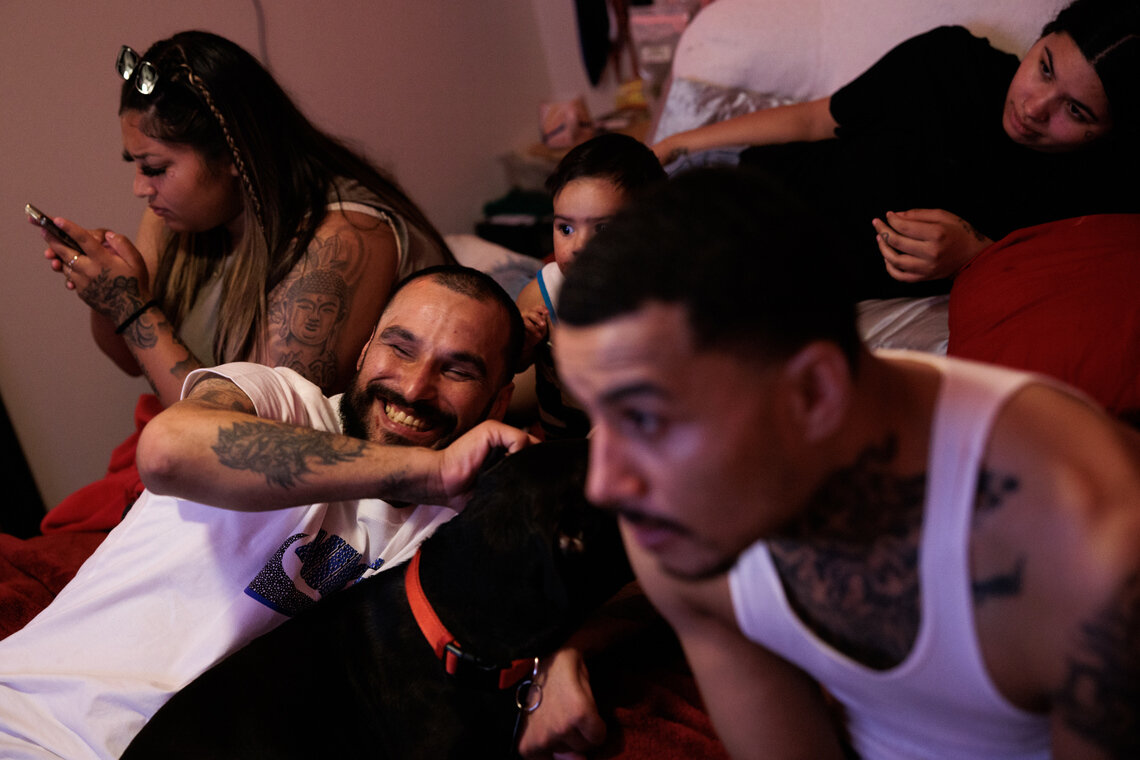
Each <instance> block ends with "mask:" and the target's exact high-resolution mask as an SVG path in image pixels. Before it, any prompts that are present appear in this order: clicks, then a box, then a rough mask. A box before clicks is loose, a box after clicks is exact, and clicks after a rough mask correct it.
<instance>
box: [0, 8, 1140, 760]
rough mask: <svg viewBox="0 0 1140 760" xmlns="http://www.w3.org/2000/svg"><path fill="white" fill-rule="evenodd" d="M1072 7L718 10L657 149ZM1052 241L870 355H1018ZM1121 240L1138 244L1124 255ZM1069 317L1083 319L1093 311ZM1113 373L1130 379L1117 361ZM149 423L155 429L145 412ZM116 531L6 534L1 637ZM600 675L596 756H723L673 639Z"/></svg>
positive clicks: (490, 257) (1044, 234) (942, 300)
mask: <svg viewBox="0 0 1140 760" xmlns="http://www.w3.org/2000/svg"><path fill="white" fill-rule="evenodd" d="M1062 4H1063V2H1062V0H943V1H942V2H932V3H915V2H913V0H871V1H869V2H863V3H851V2H848V0H715V2H713V3H712V4H711V5H709V6H707V7H706V8H705V9H704V10H702V11H701V13H700V14H699V15H698V16H697V17H696V18H695V19H694V21H693V22H692V23H691V24H690V25H689V27H688V29H687V30H686V31H685V33H684V34H683V36H682V38H681V40H680V43H679V46H678V49H677V53H676V57H675V59H674V62H673V68H672V74H671V77H670V81H669V83H668V84H667V87H666V90H665V93H664V94H663V96H662V98H661V101H660V103H659V104H658V107H657V113H656V114H655V121H654V126H653V128H652V132H651V134H652V139H654V140H656V139H660V138H662V137H664V136H667V135H668V134H672V133H674V132H677V131H680V130H683V129H687V128H690V127H693V126H697V125H700V124H704V123H708V122H709V121H713V120H716V119H722V118H726V117H728V116H731V115H734V114H737V113H741V112H743V111H748V110H754V109H757V108H764V107H769V106H772V105H778V104H781V103H786V102H794V101H801V100H806V99H811V98H815V97H820V96H822V95H824V94H827V93H830V92H831V91H833V90H835V89H836V88H837V87H839V86H841V85H842V84H844V83H845V82H847V81H848V80H849V79H850V78H852V77H853V76H855V75H856V74H858V73H859V72H861V71H862V70H863V69H865V68H866V67H867V66H868V65H869V64H871V63H872V62H873V61H874V60H875V59H876V58H877V57H878V56H879V55H881V54H882V53H883V52H885V51H886V50H887V49H889V48H890V47H891V46H893V45H894V44H895V43H897V42H900V41H902V40H903V39H905V38H907V37H909V36H911V35H913V34H916V33H919V32H922V31H925V30H927V29H929V28H932V27H934V26H937V25H939V24H946V23H955V24H962V25H965V26H967V27H968V28H969V29H971V31H974V32H975V33H977V34H982V35H986V36H988V37H989V38H990V39H991V41H992V42H994V44H996V45H997V46H999V47H1002V48H1004V49H1006V50H1010V51H1012V52H1016V53H1019V54H1020V53H1022V52H1024V50H1025V49H1027V48H1028V47H1029V45H1030V44H1031V43H1032V42H1033V40H1034V39H1035V38H1036V36H1037V34H1038V32H1039V30H1040V27H1041V26H1042V24H1043V22H1044V20H1045V19H1046V18H1047V17H1049V16H1050V15H1051V13H1052V12H1054V11H1055V10H1056V9H1057V8H1058V7H1060V6H1061V5H1062ZM1092 230H1096V231H1099V233H1100V237H1099V238H1098V239H1100V240H1102V241H1104V247H1108V248H1111V249H1112V252H1113V255H1114V256H1115V257H1116V259H1117V260H1119V261H1120V262H1121V266H1127V267H1131V268H1130V269H1128V270H1127V273H1126V274H1124V275H1121V277H1120V278H1115V277H1112V278H1109V279H1110V280H1112V284H1113V285H1114V286H1116V290H1113V291H1111V292H1112V293H1118V292H1119V291H1120V288H1121V287H1123V288H1124V290H1126V291H1127V290H1128V289H1129V288H1131V291H1130V292H1132V293H1134V292H1135V287H1136V285H1140V266H1132V264H1131V262H1134V261H1140V255H1136V254H1137V253H1140V251H1137V250H1136V246H1137V241H1140V226H1138V225H1137V218H1136V217H1132V218H1126V219H1114V220H1109V221H1107V222H1105V221H1104V220H1092V221H1090V222H1079V223H1075V224H1070V225H1068V226H1067V227H1064V229H1062V230H1061V232H1062V233H1063V234H1065V235H1068V236H1069V237H1068V238H1066V239H1068V240H1072V239H1073V238H1074V237H1081V236H1086V237H1087V235H1088V234H1089V232H1090V231H1092ZM1054 232H1056V230H1053V229H1048V230H1037V231H1036V232H1035V234H1031V235H1022V236H1020V237H1018V238H1017V239H1016V240H1006V241H999V244H995V247H994V250H993V251H989V250H988V251H987V252H986V253H985V254H984V255H983V256H980V257H979V259H978V261H979V266H978V267H977V273H975V275H972V276H970V277H965V278H963V280H962V283H960V284H961V285H962V287H959V284H956V285H955V289H954V291H952V292H951V294H950V296H937V297H932V298H929V299H890V300H888V301H869V302H863V303H862V304H860V306H859V319H860V330H861V332H862V333H863V335H864V337H865V338H866V339H867V340H868V342H869V343H870V344H871V345H872V346H883V347H891V348H914V349H920V350H927V351H934V352H939V353H945V352H947V351H948V350H949V351H950V352H951V353H955V352H956V350H955V348H956V347H955V345H954V339H953V338H954V334H953V333H952V331H951V325H958V324H966V325H967V327H968V328H969V329H971V330H973V331H974V332H973V333H970V334H969V336H968V337H969V340H964V341H959V343H960V344H961V345H965V346H966V348H964V349H959V350H958V351H957V352H959V353H962V355H970V352H971V351H976V352H979V353H981V352H982V350H983V349H986V350H990V349H991V347H992V345H993V343H994V342H995V341H994V340H989V341H988V342H987V340H986V339H987V338H993V337H994V335H995V333H994V330H993V327H994V325H995V324H998V323H1001V324H1002V325H1003V329H1005V330H1007V333H1006V334H1005V336H1004V337H1002V336H999V337H998V338H997V341H998V342H999V343H1002V345H1007V344H1008V342H1009V340H1011V339H1010V338H1009V335H1010V334H1011V333H1009V332H1008V331H1009V330H1011V329H1013V328H1010V327H1009V325H1008V324H1006V323H1005V322H1003V320H1002V317H1001V315H1000V314H999V315H996V316H995V315H994V314H992V313H990V314H989V316H986V313H985V312H984V311H982V310H980V307H979V304H986V305H990V306H993V305H995V304H997V305H998V306H1000V305H1001V301H1000V299H1001V297H1002V296H1001V293H1000V286H995V284H994V283H995V281H996V280H995V276H993V275H992V273H993V272H994V271H999V272H1000V271H1005V270H1008V269H1009V268H1010V266H1011V265H1007V263H1006V262H1008V261H1010V259H1008V258H1003V257H1006V256H1009V255H1010V254H1008V252H1007V251H1008V250H1009V249H1013V250H1015V251H1018V252H1019V255H1020V256H1021V259H1020V261H1021V262H1022V263H1021V264H1020V267H1021V269H1020V270H1019V271H1021V272H1023V273H1024V272H1032V270H1033V267H1032V266H1031V265H1030V264H1027V263H1025V261H1026V256H1028V257H1029V258H1030V260H1032V257H1033V256H1034V255H1035V252H1036V251H1037V250H1039V249H1038V248H1037V247H1035V246H1037V245H1038V244H1039V243H1040V241H1041V239H1042V238H1048V239H1050V240H1054V241H1056V240H1057V238H1054V237H1052V235H1053V233H1054ZM1122 239H1124V240H1126V242H1127V244H1128V245H1130V246H1131V248H1129V249H1127V250H1125V251H1124V253H1123V254H1122V253H1121V245H1120V242H1121V240H1122ZM449 243H450V244H451V245H452V246H453V247H454V248H455V250H456V252H457V254H458V257H459V259H460V260H461V261H462V262H463V263H467V264H471V265H474V266H478V267H479V268H481V269H484V270H486V271H489V272H491V273H492V274H493V275H495V276H496V277H497V278H499V279H500V281H501V282H503V284H504V285H505V286H506V287H507V288H508V290H510V291H512V292H514V293H517V291H518V289H521V287H522V285H523V284H525V283H526V282H527V281H528V280H529V279H530V278H531V277H533V276H534V272H535V271H537V268H538V265H539V262H537V261H535V260H534V259H528V258H527V257H523V256H519V255H517V254H512V253H511V252H509V251H507V250H506V249H503V248H501V247H500V246H496V245H494V244H491V243H487V242H486V241H481V240H479V239H478V238H475V237H474V236H470V235H461V236H452V237H450V238H449ZM1064 248H1065V244H1064V243H1063V242H1056V244H1054V245H1053V249H1055V250H1058V251H1063V250H1064ZM1003 251H1006V252H1005V253H1003ZM982 263H984V265H985V267H984V268H983V267H982V266H980V264H982ZM1089 268H1090V267H1087V266H1085V267H1083V268H1080V269H1082V271H1083V270H1087V269H1089ZM1093 268H1095V267H1093ZM1077 269H1078V268H1075V267H1073V266H1071V265H1070V266H1068V267H1064V266H1060V265H1058V267H1057V268H1056V272H1057V274H1056V275H1055V277H1054V283H1053V285H1052V287H1056V286H1057V284H1058V283H1059V282H1065V281H1068V280H1069V279H1071V278H1072V277H1075V276H1077V275H1078V272H1077ZM1112 271H1113V272H1116V270H1112ZM986 273H988V275H987V274H986ZM1025 276H1026V277H1028V276H1030V275H1029V274H1026V275H1025ZM1124 277H1128V278H1131V279H1124ZM995 287H999V292H994V288H995ZM1106 287H1107V283H1106ZM1090 292H1096V293H1100V294H1102V295H1100V296H1091V297H1088V298H1086V299H1084V300H1083V301H1082V303H1084V302H1085V301H1087V300H1089V298H1094V299H1101V300H1110V301H1112V302H1113V303H1117V304H1120V303H1122V302H1124V301H1128V306H1127V307H1125V306H1121V307H1120V309H1118V310H1117V311H1116V312H1113V313H1112V314H1111V315H1110V316H1106V317H1100V318H1104V319H1111V320H1114V321H1113V322H1111V323H1112V324H1125V325H1127V326H1128V329H1129V330H1130V331H1132V332H1129V333H1128V334H1127V335H1124V336H1121V337H1120V340H1118V341H1116V343H1114V345H1116V344H1121V346H1124V347H1123V348H1122V347H1117V348H1105V349H1104V350H1106V351H1116V352H1121V351H1124V352H1127V353H1128V354H1129V355H1134V354H1135V353H1136V351H1137V349H1136V348H1135V347H1136V346H1140V319H1137V318H1135V317H1136V316H1137V313H1136V312H1137V308H1138V307H1136V306H1133V305H1131V301H1134V300H1135V299H1131V300H1129V299H1125V298H1120V297H1117V296H1115V295H1103V294H1104V293H1108V292H1109V291H1106V290H1099V291H1090ZM1042 293H1044V295H1042V294H1040V293H1039V294H1038V295H1037V296H1036V297H1035V298H1033V299H1030V298H1029V297H1028V296H1027V297H1026V299H1023V300H1025V301H1026V302H1025V303H1023V304H1022V306H1023V307H1024V308H1025V309H1033V308H1035V309H1037V310H1038V311H1039V312H1043V313H1051V312H1052V307H1051V304H1052V301H1050V300H1049V296H1048V288H1045V289H1043V290H1042ZM1068 308H1071V309H1075V310H1077V311H1080V310H1081V309H1082V305H1081V304H1076V305H1073V306H1071V307H1068ZM979 315H981V316H979ZM956 317H957V318H956ZM971 317H973V319H970V318H971ZM1090 319H1092V321H1090ZM1090 319H1085V321H1082V322H1081V323H1080V324H1081V325H1083V326H1084V329H1085V330H1087V331H1092V330H1093V329H1095V328H1094V327H1092V325H1094V324H1095V318H1090ZM979 320H981V321H980V322H979ZM1021 324H1023V323H1021V322H1018V323H1016V325H1021ZM1101 324H1104V323H1103V322H1102V323H1101ZM967 327H960V328H957V329H960V330H962V331H963V332H962V336H963V338H965V337H967V333H966V332H965V330H966V329H967ZM1032 329H1038V328H1032ZM979 334H980V335H981V338H979V337H978V336H979ZM1038 334H1039V332H1038ZM1081 337H1082V335H1081V334H1080V331H1077V334H1075V335H1074V337H1073V338H1072V340H1073V341H1079V340H1081ZM979 346H981V347H982V348H979ZM1052 348H1053V347H1050V346H1049V345H1048V344H1047V343H1046V345H1045V346H1044V347H1042V348H1040V349H1039V350H1038V351H1037V352H1036V353H1037V354H1040V355H1052V354H1053V353H1054V352H1053V350H1052ZM978 358H987V357H984V356H980V355H979V356H978ZM999 360H1000V358H999ZM1006 361H1007V363H1012V364H1015V365H1016V359H1009V358H1008V357H1006ZM1085 364H1086V363H1081V366H1085ZM1127 366H1129V367H1132V366H1133V365H1131V364H1130V365H1127ZM1136 366H1137V367H1140V365H1136ZM1027 368H1029V369H1036V367H1033V366H1029V367H1027ZM1129 371H1131V375H1130V376H1129V377H1127V378H1126V380H1125V383H1126V384H1128V383H1130V384H1131V392H1132V394H1133V395H1132V396H1129V399H1132V398H1133V397H1135V398H1140V390H1138V382H1140V381H1138V378H1140V369H1135V368H1134V369H1132V370H1129ZM1105 372H1106V373H1109V374H1112V373H1116V374H1117V375H1120V374H1126V373H1122V372H1121V370H1120V368H1119V367H1118V366H1116V365H1113V366H1111V367H1108V368H1107V369H1105ZM1117 384H1119V383H1117ZM1112 392H1116V391H1115V389H1114V390H1113V391H1112ZM1127 403H1132V401H1131V400H1129V401H1128V402H1127ZM143 411H146V410H143ZM138 421H139V424H140V425H141V424H144V423H145V414H144V415H143V416H142V417H140V418H139V419H138ZM126 481H129V478H124V483H123V484H122V487H123V488H124V489H126V490H125V491H124V493H125V494H127V495H126V496H125V497H124V498H129V494H130V489H133V488H136V487H139V486H141V484H137V483H135V482H133V481H130V482H126ZM115 521H116V518H115V515H114V514H113V510H112V513H110V514H109V515H106V516H104V518H102V521H95V522H94V523H92V522H90V521H89V522H87V523H82V522H80V523H77V524H72V525H63V526H61V527H60V528H59V529H57V530H56V531H53V532H52V533H51V534H49V535H46V536H43V537H40V538H37V539H32V540H30V541H26V542H20V541H18V540H17V539H11V537H7V536H3V537H0V541H8V542H9V543H7V544H0V557H4V558H6V559H5V561H4V562H0V636H3V635H7V633H9V632H11V630H15V629H16V628H18V627H20V626H22V625H23V622H24V621H26V620H27V619H29V618H30V616H31V615H32V614H34V613H35V611H36V610H38V609H39V608H42V606H44V605H45V604H46V603H47V602H48V601H50V599H51V598H52V597H53V596H54V594H55V592H56V591H58V589H59V588H61V587H62V585H63V584H64V583H66V581H67V580H68V579H69V578H70V577H71V576H72V575H73V574H74V572H75V570H76V569H77V568H78V566H79V564H80V563H81V562H82V561H83V559H84V558H85V557H86V556H87V555H88V554H89V553H90V552H91V551H93V550H94V548H95V547H96V546H97V545H98V543H99V542H100V541H101V540H102V537H103V536H104V535H105V533H106V530H108V529H110V527H111V525H113V524H114V522H115ZM107 523H110V524H107ZM592 673H593V676H594V688H595V692H596V694H597V695H598V698H599V702H600V703H601V704H602V706H603V708H604V711H605V713H606V715H607V716H608V718H609V725H610V728H611V731H610V738H609V740H608V741H607V744H606V745H605V747H604V748H603V750H602V751H601V752H599V753H598V754H597V756H599V757H617V756H622V757H647V758H648V757H653V758H670V757H678V758H679V757H687V758H717V757H723V756H724V753H723V749H722V748H721V747H720V745H719V743H718V742H717V741H716V739H715V736H714V735H713V733H712V729H711V726H710V725H709V723H708V720H707V717H706V716H705V715H704V713H703V711H702V710H701V707H700V700H699V696H698V695H697V693H696V691H695V688H694V685H693V682H692V679H691V676H689V675H688V673H687V671H686V670H685V668H684V664H683V661H682V660H681V658H680V655H679V653H678V651H677V650H676V648H675V644H674V643H673V642H672V641H671V640H670V637H669V636H668V635H665V636H663V637H661V639H659V640H657V639H655V640H654V645H653V646H645V645H644V642H642V644H641V645H635V646H634V647H633V648H632V649H631V650H622V651H620V652H618V653H615V654H612V655H610V656H608V657H606V658H603V659H602V660H599V661H598V662H597V663H596V666H595V667H594V669H593V671H592Z"/></svg>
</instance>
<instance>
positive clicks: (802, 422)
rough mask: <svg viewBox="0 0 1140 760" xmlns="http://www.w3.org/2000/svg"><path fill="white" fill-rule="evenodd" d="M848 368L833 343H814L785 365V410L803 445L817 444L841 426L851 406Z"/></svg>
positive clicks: (802, 349)
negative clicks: (798, 432)
mask: <svg viewBox="0 0 1140 760" xmlns="http://www.w3.org/2000/svg"><path fill="white" fill-rule="evenodd" d="M853 380H854V379H853V378H852V377H851V365H850V363H849V362H848V360H847V356H846V355H845V354H844V353H843V351H842V350H841V349H840V348H839V346H837V345H836V344H834V343H830V342H827V341H815V342H813V343H809V344H808V345H806V346H804V347H803V348H801V349H800V350H799V351H798V352H796V354H794V355H793V356H792V358H791V359H789V360H788V361H786V362H785V363H784V366H783V369H782V376H781V381H782V382H781V385H783V387H784V390H785V399H786V400H787V405H786V409H787V410H788V411H789V413H790V416H791V420H792V422H793V423H794V424H795V425H796V427H797V428H798V429H799V431H800V435H801V436H802V439H803V441H804V442H806V443H819V442H820V441H823V440H825V439H826V438H828V437H829V436H831V435H832V434H833V433H834V432H835V431H836V430H837V429H838V428H839V427H840V425H842V423H843V420H844V418H845V417H846V416H847V410H848V407H849V405H850V403H851V394H852V383H853Z"/></svg>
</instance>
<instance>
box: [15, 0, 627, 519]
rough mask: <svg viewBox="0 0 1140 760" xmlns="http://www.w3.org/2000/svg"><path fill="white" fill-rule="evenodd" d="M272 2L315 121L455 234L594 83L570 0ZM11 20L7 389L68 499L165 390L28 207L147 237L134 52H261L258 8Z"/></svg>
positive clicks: (276, 46)
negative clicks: (83, 289)
mask: <svg viewBox="0 0 1140 760" xmlns="http://www.w3.org/2000/svg"><path fill="white" fill-rule="evenodd" d="M261 5H262V7H263V8H264V17H265V21H266V26H265V29H266V47H267V51H268V62H269V65H270V68H271V69H272V70H273V72H274V73H275V75H276V76H277V78H278V79H279V81H281V82H282V83H283V84H284V85H285V86H286V88H287V89H288V90H289V91H290V92H291V93H292V94H293V95H294V96H295V97H296V99H297V101H298V102H299V103H300V105H301V106H302V108H303V109H304V110H305V111H306V113H308V114H309V115H310V117H311V118H313V120H314V121H316V122H317V123H318V124H320V125H322V126H324V127H326V128H327V129H329V130H330V131H332V132H334V133H336V134H338V135H341V136H342V137H346V138H348V139H350V140H352V141H355V142H356V143H357V144H359V145H361V146H363V147H364V149H365V150H366V151H367V152H368V153H369V155H371V156H372V157H373V158H374V159H376V160H377V161H378V162H379V163H381V164H382V165H383V166H386V167H387V168H389V169H390V170H392V171H393V172H394V173H395V174H396V175H397V177H398V178H399V179H400V180H401V182H402V183H403V184H404V185H405V187H406V188H407V189H408V191H409V193H410V194H411V195H412V196H413V198H415V199H416V200H417V201H419V202H420V203H421V204H422V205H423V206H424V208H425V209H426V211H427V212H428V214H429V215H430V216H431V217H432V218H433V220H434V221H435V222H436V223H437V225H438V226H439V227H440V228H441V229H442V230H443V231H444V232H466V231H470V229H471V225H472V223H473V222H474V221H475V220H476V219H477V218H478V215H479V212H480V208H481V206H482V204H483V203H484V202H485V201H487V200H489V199H491V198H494V197H496V196H498V195H500V194H501V193H503V192H505V190H506V184H505V179H504V176H503V172H502V171H501V169H500V166H499V164H498V160H497V156H498V155H500V154H502V153H504V152H506V151H508V150H509V149H511V148H512V147H515V146H517V145H521V144H525V143H526V142H528V141H530V140H532V139H533V138H534V136H535V135H536V133H537V125H536V116H535V114H536V112H537V104H538V103H539V102H540V101H541V100H543V99H544V98H547V97H550V95H551V94H552V93H561V92H567V91H575V90H577V91H581V90H582V89H583V88H585V77H584V75H582V74H581V65H580V64H579V61H578V58H577V47H576V45H577V42H576V40H577V37H576V34H577V33H576V29H575V26H574V18H573V4H572V3H570V2H569V0H527V1H525V2H519V0H480V1H479V2H449V1H448V0H370V1H369V0H342V1H341V2H337V3H315V2H312V1H311V0H264V2H263V3H261ZM0 9H2V11H3V13H2V15H0V24H3V27H2V28H3V31H0V40H2V44H0V109H2V110H0V162H2V163H0V178H2V179H0V246H2V250H3V261H4V264H5V267H4V271H3V276H0V393H2V394H3V398H4V401H5V404H6V405H7V407H8V411H9V414H10V416H11V417H12V420H13V424H14V425H15V427H16V430H17V434H18V435H19V437H20V440H21V443H22V445H23V447H24V449H25V451H26V453H27V456H28V459H29V462H30V464H31V466H32V470H33V474H34V476H35V478H36V482H37V484H38V485H39V488H40V490H41V492H42V493H43V496H44V501H45V502H46V503H47V505H48V506H52V505H54V504H55V503H56V502H58V501H59V500H60V499H61V498H62V497H63V496H65V495H67V494H68V493H70V492H71V491H73V490H74V489H76V488H77V487H79V486H81V485H83V484H85V483H87V482H90V481H91V480H93V479H95V478H97V477H99V476H100V475H101V474H102V472H103V469H104V467H105V466H106V462H107V459H108V456H109V454H110V451H111V449H112V448H113V446H114V445H115V444H117V443H118V442H120V441H121V440H122V439H123V438H124V437H125V436H126V435H127V434H128V433H129V432H130V431H131V429H132V422H131V410H132V409H133V407H134V402H135V399H136V398H137V396H138V394H139V393H140V392H143V391H144V390H146V385H145V383H144V382H143V381H141V380H131V379H128V378H125V377H124V376H123V375H122V374H121V373H120V372H118V371H117V370H116V369H115V368H114V367H113V366H112V365H111V364H110V362H109V361H108V360H106V359H105V358H104V357H103V356H102V354H100V353H99V351H98V350H97V349H96V348H95V347H94V345H93V344H92V342H91V340H90V336H89V332H88V326H87V308H86V307H85V306H84V305H83V304H82V303H81V302H80V301H79V300H78V298H77V297H76V296H75V295H74V294H72V293H70V292H69V291H66V290H65V289H64V288H63V284H62V279H61V278H60V276H59V275H56V274H54V273H51V272H50V271H49V269H48V267H47V264H46V262H44V260H43V258H42V257H41V251H42V246H41V245H40V242H39V239H38V238H37V237H36V234H37V233H36V231H35V230H33V229H32V228H31V227H30V226H27V225H26V224H25V222H24V217H23V213H22V209H23V206H24V203H26V202H29V201H30V202H32V203H34V204H36V205H39V206H40V207H42V208H43V209H44V210H45V211H47V212H48V213H50V214H55V215H62V216H67V217H69V218H72V219H74V220H75V221H77V222H79V223H81V224H85V225H88V226H92V227H95V226H106V227H110V228H113V229H116V230H119V231H123V232H126V233H128V234H130V233H133V232H134V229H135V226H136V224H137V220H138V217H139V214H140V213H141V211H142V203H141V201H139V200H137V199H135V198H133V197H132V196H131V193H130V178H131V170H130V168H129V167H128V166H127V165H126V164H124V163H123V162H122V160H121V159H120V157H119V156H120V152H121V149H122V148H121V143H120V137H119V128H118V119H117V118H116V116H115V110H116V105H117V97H118V94H117V93H118V82H117V80H116V78H115V75H114V71H113V59H114V56H115V53H116V52H117V50H118V46H119V45H120V44H122V43H127V44H130V45H132V46H134V47H135V48H136V49H138V50H140V51H141V50H143V49H145V48H146V47H147V46H148V45H150V43H151V42H153V41H155V40H156V39H159V38H161V37H164V36H167V35H169V34H170V33H172V32H175V31H177V30H179V29H185V28H204V29H208V30H210V31H214V32H217V33H220V34H222V35H225V36H227V37H230V38H231V39H233V40H235V41H236V42H238V43H240V44H242V45H243V46H245V47H247V48H248V49H250V50H251V51H254V52H258V51H259V43H258V25H257V16H256V13H255V9H256V3H255V2H253V0H196V1H195V2H185V0H148V1H147V2H142V1H141V0H130V1H127V0H110V1H104V2H98V3H95V2H90V3H87V2H85V3H75V2H64V1H63V0H4V1H3V2H0ZM552 70H553V71H555V72H556V73H555V75H553V76H552V75H551V73H550V72H551V71H552ZM591 102H592V103H594V102H600V103H602V105H601V106H599V108H604V107H605V106H604V103H605V100H604V98H603V99H601V100H598V96H595V97H593V98H592V99H591ZM0 508H2V507H0Z"/></svg>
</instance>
